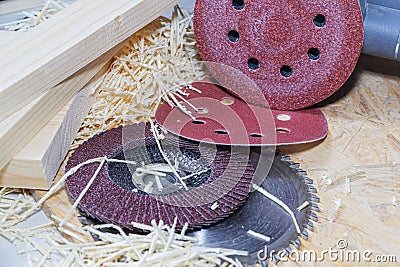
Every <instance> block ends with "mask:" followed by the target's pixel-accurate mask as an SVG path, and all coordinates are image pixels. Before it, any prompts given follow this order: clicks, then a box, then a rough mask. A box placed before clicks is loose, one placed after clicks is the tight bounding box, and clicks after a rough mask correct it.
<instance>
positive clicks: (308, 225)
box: [304, 221, 314, 232]
mask: <svg viewBox="0 0 400 267" xmlns="http://www.w3.org/2000/svg"><path fill="white" fill-rule="evenodd" d="M304 227H307V229H308V230H310V231H311V232H314V223H313V222H311V221H308V223H307V224H306V225H304Z"/></svg>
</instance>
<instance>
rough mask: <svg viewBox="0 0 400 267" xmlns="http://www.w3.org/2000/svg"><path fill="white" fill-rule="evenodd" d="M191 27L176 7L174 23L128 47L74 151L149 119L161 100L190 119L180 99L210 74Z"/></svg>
mask: <svg viewBox="0 0 400 267" xmlns="http://www.w3.org/2000/svg"><path fill="white" fill-rule="evenodd" d="M191 24H192V16H191V15H190V14H189V13H188V12H187V11H185V10H181V9H179V7H175V8H174V11H173V13H172V17H171V19H169V18H165V17H160V18H158V19H156V20H155V21H153V22H152V23H150V24H148V25H147V26H146V27H145V28H143V29H142V30H140V31H139V32H137V33H135V34H134V35H133V36H132V37H131V38H130V39H129V40H128V41H127V42H126V43H125V44H124V46H123V47H122V49H121V50H120V51H119V53H117V55H116V57H115V61H114V62H113V64H112V66H111V69H110V71H109V72H108V73H107V74H106V76H105V77H104V80H103V81H102V83H101V86H100V88H98V89H99V91H100V92H99V94H98V96H97V101H96V103H95V104H94V105H93V107H92V109H91V111H90V113H89V115H88V116H87V117H86V119H85V121H84V123H83V125H82V128H81V130H80V132H79V133H78V136H77V138H76V140H75V144H74V146H73V148H76V146H77V145H79V144H81V143H82V142H83V141H85V140H87V139H89V138H90V137H92V136H94V135H96V134H98V133H100V132H102V131H105V130H109V129H112V128H114V127H117V126H120V125H123V124H126V123H139V122H143V121H147V120H149V119H150V118H152V117H153V116H154V111H155V110H156V108H157V106H158V105H159V104H160V102H161V101H162V100H164V101H166V102H167V103H168V104H170V105H171V106H178V107H179V108H181V109H182V110H183V111H184V112H186V113H187V114H188V115H189V116H192V115H191V114H190V112H188V111H187V110H186V109H185V107H184V105H183V104H182V102H185V100H184V99H183V97H182V96H185V95H187V94H188V93H189V92H190V91H191V90H196V89H195V88H193V87H191V86H190V84H191V83H192V82H195V81H199V80H202V79H204V78H205V77H208V73H207V72H206V71H205V69H204V65H203V63H202V62H201V59H200V56H199V53H198V50H197V47H196V42H195V37H194V32H193V27H192V26H191Z"/></svg>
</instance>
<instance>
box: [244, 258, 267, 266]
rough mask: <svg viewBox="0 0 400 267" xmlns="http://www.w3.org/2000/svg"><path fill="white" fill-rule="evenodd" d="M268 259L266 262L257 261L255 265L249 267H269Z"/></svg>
mask: <svg viewBox="0 0 400 267" xmlns="http://www.w3.org/2000/svg"><path fill="white" fill-rule="evenodd" d="M268 261H269V260H268V259H267V260H265V261H256V262H255V263H254V264H251V265H248V266H251V267H268Z"/></svg>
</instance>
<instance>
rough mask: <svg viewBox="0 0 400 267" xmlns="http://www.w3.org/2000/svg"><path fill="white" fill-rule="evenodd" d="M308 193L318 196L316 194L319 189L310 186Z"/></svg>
mask: <svg viewBox="0 0 400 267" xmlns="http://www.w3.org/2000/svg"><path fill="white" fill-rule="evenodd" d="M308 191H309V192H311V193H314V194H316V193H317V188H315V187H314V186H312V185H309V186H308Z"/></svg>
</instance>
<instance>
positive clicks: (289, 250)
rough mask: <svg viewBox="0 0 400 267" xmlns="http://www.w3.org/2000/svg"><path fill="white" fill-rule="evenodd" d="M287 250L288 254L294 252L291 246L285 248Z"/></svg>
mask: <svg viewBox="0 0 400 267" xmlns="http://www.w3.org/2000/svg"><path fill="white" fill-rule="evenodd" d="M285 250H286V252H287V253H288V254H290V253H291V252H292V251H293V249H292V247H291V246H290V245H289V246H287V247H286V248H285Z"/></svg>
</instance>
